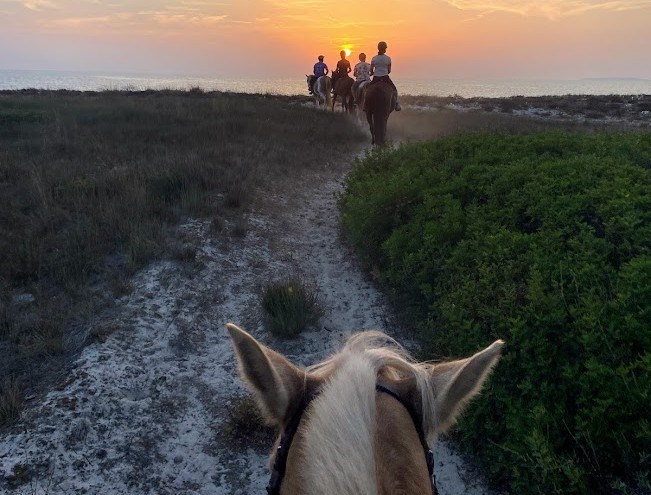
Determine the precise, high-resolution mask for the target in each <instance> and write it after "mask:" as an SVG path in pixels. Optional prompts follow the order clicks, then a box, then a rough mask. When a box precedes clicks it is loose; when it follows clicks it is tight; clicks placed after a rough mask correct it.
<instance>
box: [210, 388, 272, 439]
mask: <svg viewBox="0 0 651 495" xmlns="http://www.w3.org/2000/svg"><path fill="white" fill-rule="evenodd" d="M222 431H223V433H224V434H226V435H228V436H229V437H230V439H231V440H235V441H243V442H244V443H245V444H246V445H247V446H250V445H252V444H256V445H258V446H260V447H264V446H266V445H269V441H270V440H271V439H272V437H273V434H274V429H273V428H271V427H269V426H266V424H265V420H264V418H263V417H262V414H260V410H259V409H258V406H257V405H256V403H255V400H253V397H252V396H250V395H245V396H242V397H239V398H236V399H234V400H233V401H232V402H231V403H230V404H229V406H228V411H227V414H226V419H225V421H224V423H223V426H222Z"/></svg>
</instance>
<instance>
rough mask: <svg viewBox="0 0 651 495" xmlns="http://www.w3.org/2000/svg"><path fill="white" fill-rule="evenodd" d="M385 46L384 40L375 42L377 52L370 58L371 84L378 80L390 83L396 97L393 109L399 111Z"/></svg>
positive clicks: (389, 59)
mask: <svg viewBox="0 0 651 495" xmlns="http://www.w3.org/2000/svg"><path fill="white" fill-rule="evenodd" d="M387 48H388V47H387V44H386V42H384V41H380V42H379V43H378V44H377V49H378V54H377V55H376V56H375V57H373V58H372V59H371V75H372V76H373V82H372V83H371V84H377V83H379V82H380V81H383V82H386V83H388V84H389V85H391V87H392V88H393V91H394V93H395V97H396V106H395V110H396V111H400V110H401V107H400V103H398V89H397V88H396V85H395V84H393V81H392V80H391V78H390V77H389V74H390V73H391V57H389V56H388V55H387V54H386V51H387Z"/></svg>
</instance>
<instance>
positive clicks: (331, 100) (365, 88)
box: [306, 75, 395, 146]
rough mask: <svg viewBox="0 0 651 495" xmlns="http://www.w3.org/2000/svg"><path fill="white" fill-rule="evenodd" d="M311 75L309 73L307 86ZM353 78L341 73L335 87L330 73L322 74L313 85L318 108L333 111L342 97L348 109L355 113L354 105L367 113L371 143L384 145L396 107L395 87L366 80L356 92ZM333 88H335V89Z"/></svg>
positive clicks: (343, 104) (343, 103)
mask: <svg viewBox="0 0 651 495" xmlns="http://www.w3.org/2000/svg"><path fill="white" fill-rule="evenodd" d="M310 77H311V76H309V75H306V78H307V84H308V89H309V86H310ZM354 82H355V81H354V80H353V79H352V78H351V77H349V76H342V77H340V78H339V79H337V80H336V82H335V85H334V88H333V86H332V79H331V78H330V76H321V77H319V78H318V79H317V80H316V81H315V82H314V85H313V87H312V93H313V95H314V103H315V105H316V106H317V107H323V108H324V109H327V108H331V109H332V111H333V112H334V109H335V104H336V102H337V98H341V102H342V107H343V110H344V111H345V112H353V111H354V108H355V106H357V108H359V110H360V111H361V112H363V113H365V114H366V120H367V121H368V125H369V129H370V131H371V143H372V144H374V145H377V146H384V144H385V141H386V130H387V121H388V120H389V115H390V114H391V112H392V111H393V109H394V107H395V94H394V91H393V88H392V87H391V86H390V85H389V84H387V83H384V82H379V83H377V84H371V83H370V82H365V83H362V84H360V85H358V86H357V88H356V90H355V91H353V84H354ZM333 89H334V91H333Z"/></svg>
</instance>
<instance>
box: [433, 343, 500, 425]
mask: <svg viewBox="0 0 651 495" xmlns="http://www.w3.org/2000/svg"><path fill="white" fill-rule="evenodd" d="M503 347H504V342H503V341H502V340H497V341H495V342H493V343H492V344H491V345H490V346H488V347H487V348H486V349H484V350H483V351H480V352H478V353H477V354H475V355H474V356H471V357H469V358H467V359H461V360H459V361H451V362H447V363H441V364H437V365H436V366H434V367H432V369H431V370H430V375H431V376H430V380H431V385H432V388H433V391H434V395H435V411H436V423H437V424H436V425H435V430H436V431H437V432H439V433H441V432H444V431H445V430H447V429H448V428H449V427H450V426H452V425H453V424H454V423H455V422H456V420H457V418H458V417H459V415H460V414H461V412H462V411H463V409H464V407H465V406H466V404H468V402H469V401H470V399H472V398H473V397H474V396H475V395H477V394H478V393H479V391H480V390H481V387H482V385H483V384H484V382H485V381H486V379H487V378H488V376H489V375H490V373H491V371H492V370H493V367H494V366H495V365H496V364H497V361H498V360H499V358H500V355H501V353H502V348H503Z"/></svg>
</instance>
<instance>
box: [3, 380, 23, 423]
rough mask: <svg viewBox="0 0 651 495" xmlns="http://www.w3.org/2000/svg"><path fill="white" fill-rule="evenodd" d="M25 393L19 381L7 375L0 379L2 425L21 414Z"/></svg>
mask: <svg viewBox="0 0 651 495" xmlns="http://www.w3.org/2000/svg"><path fill="white" fill-rule="evenodd" d="M22 402H23V394H22V391H21V389H20V386H19V384H18V381H17V380H16V379H15V378H12V377H5V378H3V379H2V381H0V426H3V425H5V424H7V423H10V422H12V421H13V420H14V419H16V418H18V415H19V414H20V406H21V404H22Z"/></svg>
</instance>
